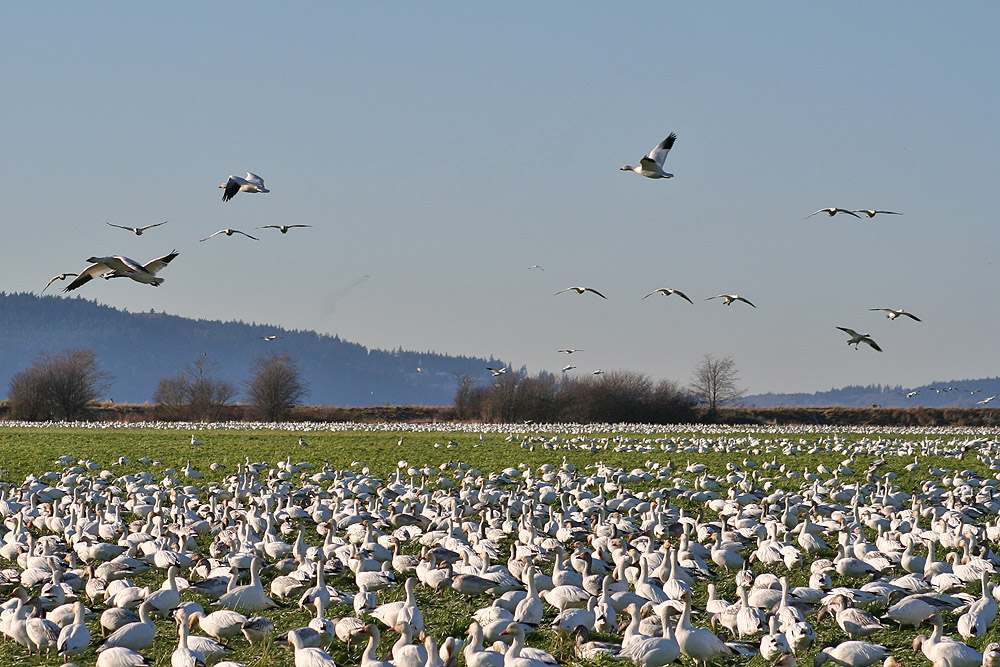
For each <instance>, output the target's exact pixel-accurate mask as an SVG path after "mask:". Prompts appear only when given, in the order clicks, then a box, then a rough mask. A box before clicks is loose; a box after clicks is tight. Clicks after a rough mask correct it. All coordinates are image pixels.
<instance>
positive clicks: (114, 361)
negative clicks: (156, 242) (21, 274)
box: [0, 292, 504, 406]
mask: <svg viewBox="0 0 1000 667" xmlns="http://www.w3.org/2000/svg"><path fill="white" fill-rule="evenodd" d="M275 334H276V335H278V336H279V338H277V339H275V340H273V341H265V340H263V337H264V336H270V335H275ZM0 341H2V342H0V396H6V393H7V389H8V387H9V385H10V380H11V377H13V375H14V374H15V373H17V372H19V371H22V370H24V369H25V368H26V367H28V366H29V365H30V364H31V362H32V360H33V359H34V358H35V357H36V356H37V355H38V353H39V352H42V351H45V352H49V353H55V352H59V351H61V350H64V349H72V348H87V349H93V350H94V352H95V353H96V354H97V359H98V363H99V364H100V367H101V369H102V370H104V371H107V372H108V373H109V374H110V375H112V376H113V382H112V385H111V388H110V390H109V392H108V397H109V398H112V399H113V400H114V401H115V402H118V403H145V402H147V401H151V400H152V395H153V392H154V391H155V389H156V384H157V382H158V381H159V379H160V378H162V377H165V376H168V375H176V374H178V373H179V372H180V371H181V370H183V369H184V368H185V366H187V365H188V364H190V363H191V362H193V361H195V360H196V359H197V358H198V357H200V356H201V355H202V354H206V355H207V356H208V358H209V360H210V361H211V362H213V363H215V364H216V368H215V373H214V375H215V377H217V378H219V379H224V380H228V381H230V382H232V383H233V384H234V385H235V386H236V387H237V389H238V390H239V392H240V393H239V395H238V397H237V400H239V399H240V398H241V397H242V395H243V391H242V390H243V382H244V381H245V380H246V379H247V376H248V373H249V369H250V366H251V365H252V363H253V362H254V360H255V359H257V358H258V357H260V356H262V355H265V354H269V353H270V352H271V351H277V352H279V353H288V354H289V355H290V356H291V357H292V358H293V359H294V360H295V361H296V363H297V364H298V366H299V368H300V369H301V370H302V376H303V379H305V381H306V382H308V383H309V394H308V395H307V396H306V397H305V402H306V403H309V404H312V405H340V406H363V405H451V404H452V402H453V400H454V396H455V389H456V386H457V379H458V377H459V376H460V375H465V374H468V375H474V376H477V377H478V376H483V375H484V374H486V371H485V368H486V366H497V365H500V366H502V365H504V362H503V361H500V360H497V359H494V358H492V357H490V358H488V359H487V358H475V357H452V356H447V355H443V354H437V353H434V352H410V351H404V350H395V351H388V350H375V349H369V348H366V347H364V346H363V345H359V344H357V343H349V342H347V341H344V340H341V339H340V338H339V337H338V336H328V335H323V334H318V333H315V332H312V331H290V330H285V329H282V328H280V327H275V326H270V325H258V324H245V323H243V322H218V321H209V320H193V319H188V318H184V317H178V316H175V315H167V314H165V313H155V312H148V313H130V312H127V311H124V310H118V309H116V308H112V307H110V306H103V305H100V304H98V303H96V302H94V301H88V300H86V299H81V298H69V299H66V298H59V297H55V296H42V297H39V296H36V295H34V294H24V293H18V294H7V293H3V292H0Z"/></svg>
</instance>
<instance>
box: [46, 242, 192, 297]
mask: <svg viewBox="0 0 1000 667" xmlns="http://www.w3.org/2000/svg"><path fill="white" fill-rule="evenodd" d="M177 255H178V252H177V251H176V250H175V251H173V252H172V253H170V254H169V255H164V256H163V257H157V258H156V259H154V260H152V261H150V262H147V263H146V264H140V263H139V262H137V261H135V260H134V259H130V258H128V257H125V256H124V255H112V256H110V257H90V258H88V259H87V261H88V262H91V265H90V266H88V267H87V268H86V269H85V270H84V271H83V272H82V273H80V275H79V276H77V278H76V280H74V281H73V282H71V283H70V284H69V285H67V286H66V287H65V288H64V289H63V291H64V292H72V291H73V290H75V289H77V288H78V287H80V286H82V285H84V284H86V283H88V282H90V281H91V280H93V279H94V278H97V277H101V278H131V279H132V280H134V281H136V282H139V283H146V284H147V285H152V286H153V287H159V286H160V283H162V282H163V278H160V277H158V276H157V275H156V274H157V273H158V272H159V271H160V270H161V269H163V267H165V266H166V265H167V264H169V263H170V262H171V260H173V258H174V257H176V256H177Z"/></svg>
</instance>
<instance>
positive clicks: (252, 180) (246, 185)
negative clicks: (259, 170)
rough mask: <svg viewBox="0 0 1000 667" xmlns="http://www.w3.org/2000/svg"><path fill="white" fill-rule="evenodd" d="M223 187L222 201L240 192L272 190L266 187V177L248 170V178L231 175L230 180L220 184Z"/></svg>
mask: <svg viewBox="0 0 1000 667" xmlns="http://www.w3.org/2000/svg"><path fill="white" fill-rule="evenodd" d="M219 187H220V188H223V190H224V192H223V193H222V201H229V200H230V199H232V198H233V197H235V196H236V193H238V192H250V193H258V192H270V190H268V189H267V188H265V187H264V179H263V178H261V177H260V176H258V175H257V174H255V173H253V172H249V171H248V172H247V176H246V178H240V177H239V176H232V175H230V177H229V180H227V181H226V182H225V183H223V184H222V185H220V186H219Z"/></svg>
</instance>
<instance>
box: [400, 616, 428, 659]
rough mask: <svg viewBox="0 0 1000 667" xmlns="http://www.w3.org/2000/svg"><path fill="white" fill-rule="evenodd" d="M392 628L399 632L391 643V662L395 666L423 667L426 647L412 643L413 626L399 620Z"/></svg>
mask: <svg viewBox="0 0 1000 667" xmlns="http://www.w3.org/2000/svg"><path fill="white" fill-rule="evenodd" d="M392 629H393V630H395V631H396V632H398V633H399V639H397V640H396V643H395V644H393V645H392V663H393V664H394V665H396V667H423V666H424V664H425V663H426V662H427V649H426V648H425V647H423V646H421V645H420V644H414V643H413V636H414V630H413V626H412V625H410V624H409V623H407V622H406V621H401V622H398V623H396V625H394V626H393V628H392Z"/></svg>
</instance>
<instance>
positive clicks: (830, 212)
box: [802, 206, 861, 220]
mask: <svg viewBox="0 0 1000 667" xmlns="http://www.w3.org/2000/svg"><path fill="white" fill-rule="evenodd" d="M818 213H826V214H827V215H829V216H830V217H831V218H832V217H833V216H835V215H837V214H838V213H846V214H847V215H853V216H854V217H855V218H860V217H861V216H860V215H858V214H857V213H855V212H854V211H848V210H847V209H846V208H837V207H836V206H829V207H827V208H821V209H820V210H818V211H816V213H810V214H809V215H807V216H806V217H804V218H802V219H803V220H808V219H809V218H811V217H813V216H814V215H816V214H818Z"/></svg>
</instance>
